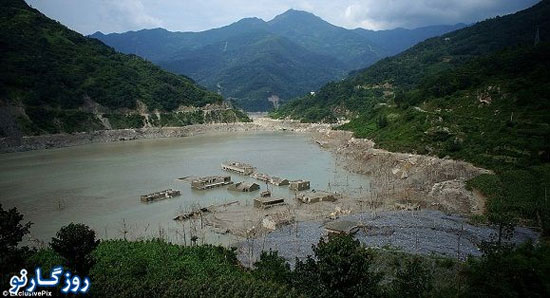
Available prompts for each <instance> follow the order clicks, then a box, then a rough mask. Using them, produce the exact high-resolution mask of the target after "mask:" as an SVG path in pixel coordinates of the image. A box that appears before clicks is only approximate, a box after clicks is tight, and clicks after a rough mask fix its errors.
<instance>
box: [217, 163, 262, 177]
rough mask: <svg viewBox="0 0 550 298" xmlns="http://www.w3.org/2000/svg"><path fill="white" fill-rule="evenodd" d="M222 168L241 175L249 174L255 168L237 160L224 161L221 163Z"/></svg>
mask: <svg viewBox="0 0 550 298" xmlns="http://www.w3.org/2000/svg"><path fill="white" fill-rule="evenodd" d="M222 170H224V171H229V172H233V173H237V174H241V175H250V174H252V173H254V171H255V170H256V169H255V168H254V167H253V166H251V165H249V164H246V163H243V162H238V161H226V162H223V163H222Z"/></svg>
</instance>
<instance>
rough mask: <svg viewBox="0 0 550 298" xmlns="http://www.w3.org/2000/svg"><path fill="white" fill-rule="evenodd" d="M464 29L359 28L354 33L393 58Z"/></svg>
mask: <svg viewBox="0 0 550 298" xmlns="http://www.w3.org/2000/svg"><path fill="white" fill-rule="evenodd" d="M464 27H466V24H456V25H435V26H426V27H420V28H416V29H405V28H396V29H391V30H380V31H374V30H366V29H363V28H357V29H355V30H354V31H355V32H356V33H359V34H361V35H362V36H364V37H366V38H367V39H368V40H370V41H372V42H374V43H375V44H377V45H380V46H381V47H382V50H383V51H384V53H385V54H386V55H387V56H393V55H396V54H399V53H400V52H402V51H404V50H406V49H408V48H409V47H411V46H413V45H415V44H417V43H419V42H421V41H424V40H426V39H428V38H431V37H434V36H439V35H443V34H445V33H448V32H451V31H455V30H458V29H462V28H464Z"/></svg>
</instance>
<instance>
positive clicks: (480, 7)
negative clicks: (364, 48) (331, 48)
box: [343, 0, 538, 29]
mask: <svg viewBox="0 0 550 298" xmlns="http://www.w3.org/2000/svg"><path fill="white" fill-rule="evenodd" d="M347 2H348V4H347V5H346V7H345V9H344V13H343V24H344V25H345V26H346V27H364V28H368V29H389V28H395V27H406V28H414V27H420V26H426V25H434V24H453V23H459V22H464V23H473V22H476V21H480V20H483V19H486V18H490V17H494V16H496V15H504V14H508V13H511V12H515V11H517V10H520V9H524V8H526V7H529V6H531V5H533V4H535V3H537V2H538V0H527V1H508V0H415V1H410V0H392V1H379V0H363V1H347Z"/></svg>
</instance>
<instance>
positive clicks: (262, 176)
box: [250, 172, 289, 186]
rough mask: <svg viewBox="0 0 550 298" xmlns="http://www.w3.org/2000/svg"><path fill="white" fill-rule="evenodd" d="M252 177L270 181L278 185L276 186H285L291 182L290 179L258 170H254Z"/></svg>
mask: <svg viewBox="0 0 550 298" xmlns="http://www.w3.org/2000/svg"><path fill="white" fill-rule="evenodd" d="M250 177H252V178H255V179H258V180H260V181H263V182H266V183H269V184H273V185H276V186H285V185H288V184H289V181H288V179H284V178H281V177H276V176H273V177H271V176H269V175H267V174H263V173H258V172H254V173H253V174H252V175H251V176H250Z"/></svg>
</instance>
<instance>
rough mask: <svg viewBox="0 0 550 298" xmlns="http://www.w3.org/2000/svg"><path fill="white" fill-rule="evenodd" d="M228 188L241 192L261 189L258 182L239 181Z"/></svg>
mask: <svg viewBox="0 0 550 298" xmlns="http://www.w3.org/2000/svg"><path fill="white" fill-rule="evenodd" d="M227 189H229V190H232V191H240V192H252V191H257V190H260V185H259V184H257V183H249V182H237V183H235V184H233V185H231V186H229V187H228V188H227Z"/></svg>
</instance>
